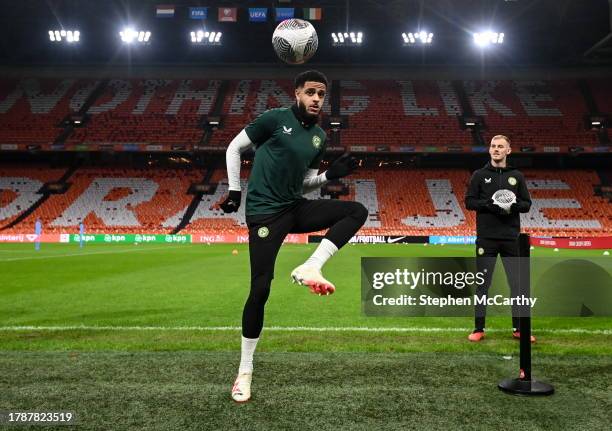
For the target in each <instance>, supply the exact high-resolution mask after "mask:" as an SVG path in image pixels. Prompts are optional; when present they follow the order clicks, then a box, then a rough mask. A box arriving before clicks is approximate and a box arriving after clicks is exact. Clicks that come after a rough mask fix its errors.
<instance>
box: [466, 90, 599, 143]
mask: <svg viewBox="0 0 612 431" xmlns="http://www.w3.org/2000/svg"><path fill="white" fill-rule="evenodd" d="M465 88H466V92H467V93H468V98H469V99H470V101H471V104H472V108H473V109H474V112H475V114H476V115H482V116H483V117H484V119H485V123H486V125H487V128H488V130H487V131H486V133H485V134H484V135H485V140H487V141H488V139H490V138H491V137H492V136H494V135H497V134H503V135H507V136H510V137H511V139H512V141H513V143H515V144H518V145H546V146H560V145H569V146H572V145H579V146H589V145H596V144H597V138H596V136H595V134H594V133H593V132H590V131H586V130H585V128H584V115H585V114H586V113H587V112H588V109H587V107H586V104H585V102H584V100H583V98H582V96H581V94H580V93H579V91H578V88H577V84H576V83H575V82H574V81H476V82H474V81H467V82H465Z"/></svg>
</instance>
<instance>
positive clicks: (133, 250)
mask: <svg viewBox="0 0 612 431" xmlns="http://www.w3.org/2000/svg"><path fill="white" fill-rule="evenodd" d="M181 245H182V244H181ZM172 248H178V245H175V246H172V245H165V246H162V247H142V248H132V249H129V250H126V249H121V250H107V251H98V252H95V251H94V252H92V253H85V252H83V253H69V254H51V255H47V256H28V257H15V258H12V259H0V262H15V261H16V260H34V259H55V258H58V257H74V256H91V255H94V254H119V253H132V252H136V251H151V250H162V249H172Z"/></svg>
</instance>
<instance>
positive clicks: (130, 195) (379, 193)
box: [0, 167, 612, 236]
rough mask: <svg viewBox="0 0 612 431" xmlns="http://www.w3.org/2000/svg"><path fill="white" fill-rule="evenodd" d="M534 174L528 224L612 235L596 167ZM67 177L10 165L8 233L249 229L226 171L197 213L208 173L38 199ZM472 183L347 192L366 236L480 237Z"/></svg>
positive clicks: (460, 180)
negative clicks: (231, 199) (235, 208)
mask: <svg viewBox="0 0 612 431" xmlns="http://www.w3.org/2000/svg"><path fill="white" fill-rule="evenodd" d="M524 172H525V176H526V179H527V185H528V188H529V190H530V193H531V196H532V199H533V205H532V207H531V211H530V212H529V213H527V214H523V215H522V218H521V222H522V226H523V228H524V230H526V231H527V232H529V233H531V234H533V235H544V236H609V235H610V234H612V211H610V206H611V204H610V202H609V200H608V199H607V198H604V197H602V196H597V195H595V191H594V190H595V188H596V186H598V185H600V184H601V180H600V178H599V176H598V175H597V173H596V172H595V171H579V170H567V171H547V170H525V171H524ZM63 174H64V172H63V171H61V170H51V169H19V168H16V167H11V168H2V169H0V198H1V199H0V227H1V228H2V229H3V230H2V233H23V234H27V233H32V232H33V231H34V223H35V221H36V219H40V220H41V221H42V222H43V225H44V229H45V232H46V233H77V232H78V225H79V223H80V222H81V221H83V222H84V223H85V226H86V231H87V232H88V233H170V232H172V231H174V230H175V229H176V228H177V226H179V225H180V224H181V222H183V226H184V227H183V226H181V227H182V230H181V231H180V232H181V233H196V232H211V233H233V234H244V233H245V231H246V228H245V224H244V205H242V206H241V207H240V211H239V212H237V213H232V214H224V213H223V212H222V211H220V210H219V209H218V208H217V207H216V204H217V203H219V201H220V200H222V198H223V196H225V195H226V194H227V180H226V174H225V170H224V169H217V170H215V171H214V172H213V173H212V175H211V176H210V180H209V182H210V183H211V184H213V185H214V188H213V189H212V190H211V191H210V193H209V194H204V195H203V196H202V198H201V200H200V202H197V206H195V209H194V211H193V213H192V214H191V215H187V217H185V214H186V212H187V209H188V207H189V206H190V203H191V202H192V200H193V199H194V195H192V194H188V190H189V188H190V185H191V184H193V183H200V182H201V181H202V179H203V174H202V172H200V171H198V170H195V169H192V170H175V169H157V168H156V169H108V168H79V169H77V170H76V171H75V172H74V173H73V174H72V175H71V176H70V178H69V179H68V180H67V182H68V183H69V184H70V187H69V188H68V190H67V191H66V192H65V193H64V194H49V195H47V196H46V199H43V201H42V203H40V202H38V201H39V200H40V199H41V197H43V195H42V194H40V193H39V191H40V189H41V187H42V186H43V185H44V184H45V183H46V182H54V181H58V179H60V178H61V177H62V175H63ZM242 176H243V178H242V182H243V190H244V189H245V185H246V179H247V177H248V168H245V169H242ZM469 179H470V172H469V171H468V170H459V169H456V170H442V169H429V170H424V169H422V170H388V169H385V170H360V171H358V173H356V174H354V175H352V176H351V177H348V178H347V179H345V180H343V181H344V182H345V184H346V185H347V186H348V190H349V194H348V195H347V196H342V197H341V198H342V199H355V200H357V201H359V202H361V203H362V204H364V205H365V206H366V208H367V209H368V212H369V216H368V219H367V221H366V223H365V225H364V227H363V229H362V230H361V231H360V233H362V234H375V235H385V234H386V235H473V234H474V232H475V217H474V213H473V212H471V211H467V210H466V209H465V206H464V198H465V191H466V188H467V184H468V181H469ZM244 195H245V194H244V193H243V199H244ZM308 197H309V198H318V197H320V194H319V192H312V193H311V194H309V195H308ZM24 213H26V214H25V215H26V216H25V217H24ZM20 216H21V218H22V220H20V221H19V222H18V223H16V224H15V223H14V222H15V220H17V219H18V218H19V217H20ZM185 218H186V220H184V219H185ZM187 219H188V220H187Z"/></svg>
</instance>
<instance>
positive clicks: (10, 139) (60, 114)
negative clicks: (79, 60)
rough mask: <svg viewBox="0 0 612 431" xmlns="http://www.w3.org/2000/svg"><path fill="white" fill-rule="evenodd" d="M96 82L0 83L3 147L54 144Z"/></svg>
mask: <svg viewBox="0 0 612 431" xmlns="http://www.w3.org/2000/svg"><path fill="white" fill-rule="evenodd" d="M95 84H96V83H95V81H91V80H81V81H78V82H77V81H76V80H74V79H34V78H32V79H29V78H28V79H22V80H0V143H2V144H27V145H40V144H51V143H53V141H55V139H56V138H57V137H58V136H59V134H60V133H61V132H62V131H63V127H61V126H60V124H59V123H60V122H61V121H62V120H63V119H64V118H65V117H66V116H67V115H68V114H70V113H72V112H75V111H78V109H80V105H79V103H82V102H83V100H84V98H85V97H86V96H87V95H88V94H89V93H90V92H91V90H92V89H93V87H94V86H95Z"/></svg>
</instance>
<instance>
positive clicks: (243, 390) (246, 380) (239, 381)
mask: <svg viewBox="0 0 612 431" xmlns="http://www.w3.org/2000/svg"><path fill="white" fill-rule="evenodd" d="M252 379H253V373H240V374H238V377H236V381H235V382H234V386H232V399H233V400H234V401H236V402H237V403H246V402H247V401H248V400H250V399H251V380H252Z"/></svg>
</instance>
